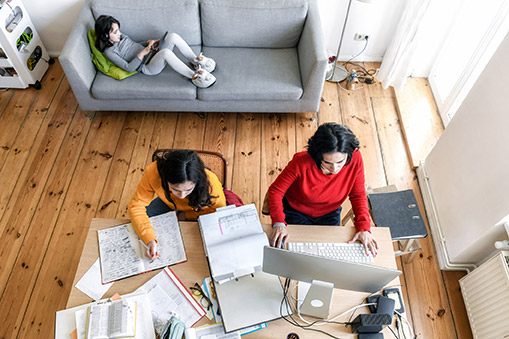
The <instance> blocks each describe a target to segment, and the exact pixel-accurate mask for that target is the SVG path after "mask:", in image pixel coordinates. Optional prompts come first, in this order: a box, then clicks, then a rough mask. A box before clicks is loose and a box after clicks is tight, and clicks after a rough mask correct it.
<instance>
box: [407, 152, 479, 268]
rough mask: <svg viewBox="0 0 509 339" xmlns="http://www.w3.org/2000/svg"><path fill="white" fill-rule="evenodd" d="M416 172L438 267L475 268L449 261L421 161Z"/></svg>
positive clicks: (471, 265) (470, 265)
mask: <svg viewBox="0 0 509 339" xmlns="http://www.w3.org/2000/svg"><path fill="white" fill-rule="evenodd" d="M416 172H417V179H418V180H419V187H420V188H421V194H422V198H423V200H424V208H425V210H426V216H427V219H428V224H429V228H430V233H431V234H430V236H431V239H432V240H433V244H434V245H435V250H436V253H437V259H438V264H439V266H440V269H441V270H453V271H458V270H465V271H471V270H473V269H474V268H476V265H473V264H456V263H452V262H451V261H450V258H449V254H448V253H447V247H446V246H445V237H444V235H443V233H442V229H441V227H440V221H439V220H438V216H437V213H436V209H435V204H434V200H433V192H432V191H431V187H430V185H429V182H428V181H429V178H428V176H427V175H426V169H425V166H424V163H423V162H421V163H420V164H419V167H417V169H416Z"/></svg>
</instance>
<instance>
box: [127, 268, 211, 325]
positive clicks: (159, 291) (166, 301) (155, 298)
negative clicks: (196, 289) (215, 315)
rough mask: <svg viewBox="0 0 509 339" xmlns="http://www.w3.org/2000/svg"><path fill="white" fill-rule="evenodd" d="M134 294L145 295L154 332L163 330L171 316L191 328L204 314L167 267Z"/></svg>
mask: <svg viewBox="0 0 509 339" xmlns="http://www.w3.org/2000/svg"><path fill="white" fill-rule="evenodd" d="M136 292H146V293H147V295H148V298H149V300H150V306H151V310H152V319H153V322H154V324H155V327H156V330H158V329H161V327H163V328H164V326H165V325H166V322H167V321H168V319H170V318H171V317H172V316H173V315H177V316H178V318H179V319H180V320H182V321H183V322H184V323H185V324H186V327H191V326H193V325H194V324H195V323H196V322H197V321H198V320H200V319H201V318H203V316H204V315H205V313H206V312H205V310H203V308H202V307H201V305H200V304H199V303H198V302H197V301H196V300H195V299H194V298H193V297H192V296H191V293H189V291H188V290H187V289H186V288H185V287H184V285H182V283H181V282H180V280H179V279H178V278H177V277H176V276H175V273H173V271H172V270H171V269H170V268H168V267H165V269H164V270H162V271H161V272H160V273H159V274H157V275H155V276H154V277H153V278H152V279H150V280H149V281H148V282H146V283H145V284H144V285H143V286H141V287H140V288H139V289H137V290H136ZM158 333H160V332H158Z"/></svg>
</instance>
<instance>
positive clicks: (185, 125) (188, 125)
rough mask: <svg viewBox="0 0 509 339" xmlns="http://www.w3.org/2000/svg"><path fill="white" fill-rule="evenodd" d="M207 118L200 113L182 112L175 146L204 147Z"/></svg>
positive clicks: (176, 132)
mask: <svg viewBox="0 0 509 339" xmlns="http://www.w3.org/2000/svg"><path fill="white" fill-rule="evenodd" d="M206 120H207V118H206V117H205V118H201V117H199V116H198V114H193V113H180V114H179V119H178V123H177V130H176V131H175V141H174V142H173V148H181V149H197V150H200V149H203V135H204V132H205V124H206V122H207V121H206Z"/></svg>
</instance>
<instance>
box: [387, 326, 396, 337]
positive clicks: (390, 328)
mask: <svg viewBox="0 0 509 339" xmlns="http://www.w3.org/2000/svg"><path fill="white" fill-rule="evenodd" d="M387 327H388V328H389V330H391V332H392V334H393V335H394V337H396V339H399V337H398V336H397V335H396V333H394V330H393V329H392V327H390V326H387Z"/></svg>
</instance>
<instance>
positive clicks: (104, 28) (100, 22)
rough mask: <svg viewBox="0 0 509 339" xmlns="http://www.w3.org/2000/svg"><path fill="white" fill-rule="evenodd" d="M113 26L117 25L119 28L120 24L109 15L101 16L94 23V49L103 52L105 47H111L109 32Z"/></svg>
mask: <svg viewBox="0 0 509 339" xmlns="http://www.w3.org/2000/svg"><path fill="white" fill-rule="evenodd" d="M113 24H117V25H118V27H119V28H120V22H118V20H117V19H115V18H114V17H112V16H110V15H101V16H100V17H98V18H97V20H96V21H95V37H96V40H95V47H97V49H98V50H99V51H101V52H104V50H105V49H106V48H107V47H110V46H112V43H111V42H110V31H111V26H113Z"/></svg>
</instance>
